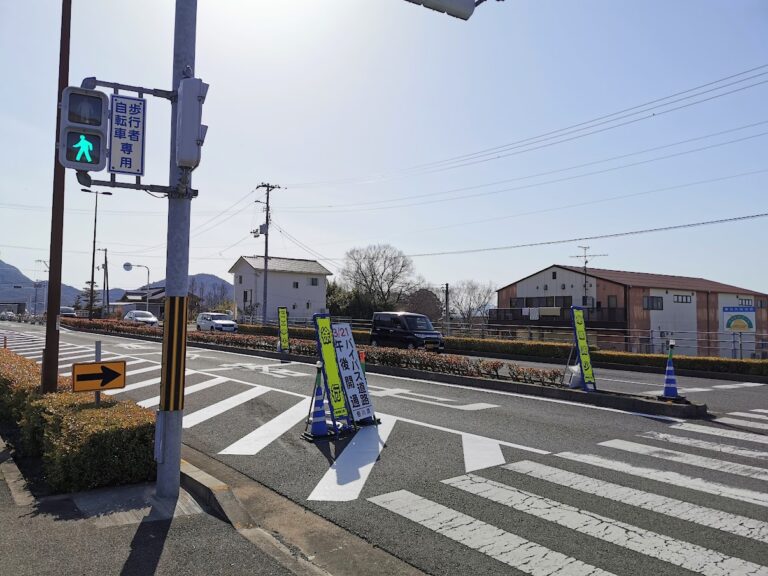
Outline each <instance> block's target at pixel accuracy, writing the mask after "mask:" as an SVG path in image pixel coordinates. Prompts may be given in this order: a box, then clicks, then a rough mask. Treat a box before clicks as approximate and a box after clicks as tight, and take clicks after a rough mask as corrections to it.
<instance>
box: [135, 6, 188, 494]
mask: <svg viewBox="0 0 768 576" xmlns="http://www.w3.org/2000/svg"><path fill="white" fill-rule="evenodd" d="M196 34H197V0H176V12H175V20H174V31H173V81H172V86H171V89H172V90H173V91H174V92H178V90H179V85H180V83H181V80H182V79H183V78H192V77H193V76H194V70H195V41H196ZM177 110H178V102H177V100H176V99H174V100H172V101H171V154H170V166H169V175H168V185H169V186H170V187H171V188H175V189H176V190H175V191H174V192H171V193H169V194H168V232H167V254H166V271H165V278H166V280H165V291H166V292H165V293H166V298H165V317H164V326H163V332H164V334H163V356H162V369H161V375H160V378H161V381H160V405H159V410H158V412H157V424H156V429H155V460H156V461H157V484H156V494H157V496H158V498H164V499H172V500H173V499H176V498H178V496H179V483H180V479H181V430H182V428H181V424H182V420H183V417H184V377H185V376H184V374H185V372H186V355H187V296H188V294H189V227H190V215H191V211H192V175H191V170H189V169H183V168H181V167H180V166H178V164H177V161H176V139H177V134H176V125H177V124H176V122H177V118H176V114H177ZM147 289H149V286H147Z"/></svg>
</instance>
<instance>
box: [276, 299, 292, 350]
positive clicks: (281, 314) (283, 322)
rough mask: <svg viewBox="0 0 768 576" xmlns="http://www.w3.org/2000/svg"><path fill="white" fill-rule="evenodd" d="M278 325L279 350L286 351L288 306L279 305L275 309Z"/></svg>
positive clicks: (287, 344)
mask: <svg viewBox="0 0 768 576" xmlns="http://www.w3.org/2000/svg"><path fill="white" fill-rule="evenodd" d="M277 319H278V326H279V329H280V350H281V351H282V352H288V349H289V347H290V345H289V343H288V308H285V307H283V306H281V307H280V308H278V309H277Z"/></svg>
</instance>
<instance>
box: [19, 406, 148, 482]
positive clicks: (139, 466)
mask: <svg viewBox="0 0 768 576" xmlns="http://www.w3.org/2000/svg"><path fill="white" fill-rule="evenodd" d="M33 404H35V405H37V406H36V408H37V409H38V410H39V411H40V412H41V413H42V419H43V421H44V422H45V428H44V430H43V431H42V454H43V470H44V473H45V478H46V481H47V482H48V484H49V485H50V486H51V487H52V488H53V489H54V490H57V491H61V492H73V491H77V490H88V489H91V488H97V487H99V486H115V485H119V484H131V483H135V482H146V481H149V480H152V479H153V478H154V477H155V474H156V467H155V461H154V453H153V446H154V436H155V415H154V413H153V412H152V411H151V410H147V409H145V408H141V407H140V406H138V405H136V404H134V403H132V402H115V401H111V400H110V401H106V402H102V403H101V406H100V407H98V408H97V407H96V405H95V403H94V402H93V398H92V397H90V395H89V394H88V395H81V394H74V393H62V394H54V395H47V396H45V397H44V398H41V399H39V400H36V401H34V402H33Z"/></svg>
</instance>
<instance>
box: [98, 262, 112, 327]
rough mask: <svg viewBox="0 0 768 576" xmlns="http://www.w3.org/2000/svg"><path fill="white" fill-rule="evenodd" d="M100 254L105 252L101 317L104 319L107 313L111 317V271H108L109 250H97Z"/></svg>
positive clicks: (102, 268) (102, 267) (102, 269)
mask: <svg viewBox="0 0 768 576" xmlns="http://www.w3.org/2000/svg"><path fill="white" fill-rule="evenodd" d="M97 250H98V251H99V252H104V264H102V265H101V271H102V273H103V279H102V283H101V293H102V296H101V317H102V318H104V313H105V312H106V314H107V317H109V270H108V269H107V249H106V248H97Z"/></svg>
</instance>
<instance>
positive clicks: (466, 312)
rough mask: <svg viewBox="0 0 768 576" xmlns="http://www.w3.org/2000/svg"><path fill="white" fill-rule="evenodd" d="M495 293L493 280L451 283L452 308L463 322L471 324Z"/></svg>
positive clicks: (483, 310)
mask: <svg viewBox="0 0 768 576" xmlns="http://www.w3.org/2000/svg"><path fill="white" fill-rule="evenodd" d="M495 293H496V288H495V287H494V284H493V282H485V283H480V282H477V281H475V280H462V281H461V282H457V283H456V284H452V285H451V291H450V296H449V298H450V302H451V309H452V310H453V311H455V312H456V313H457V314H458V315H459V317H460V318H461V321H462V322H464V323H466V324H471V323H472V320H473V319H474V318H477V317H478V316H481V315H482V313H483V312H485V309H486V308H487V307H488V304H490V303H491V298H493V295H494V294H495Z"/></svg>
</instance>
